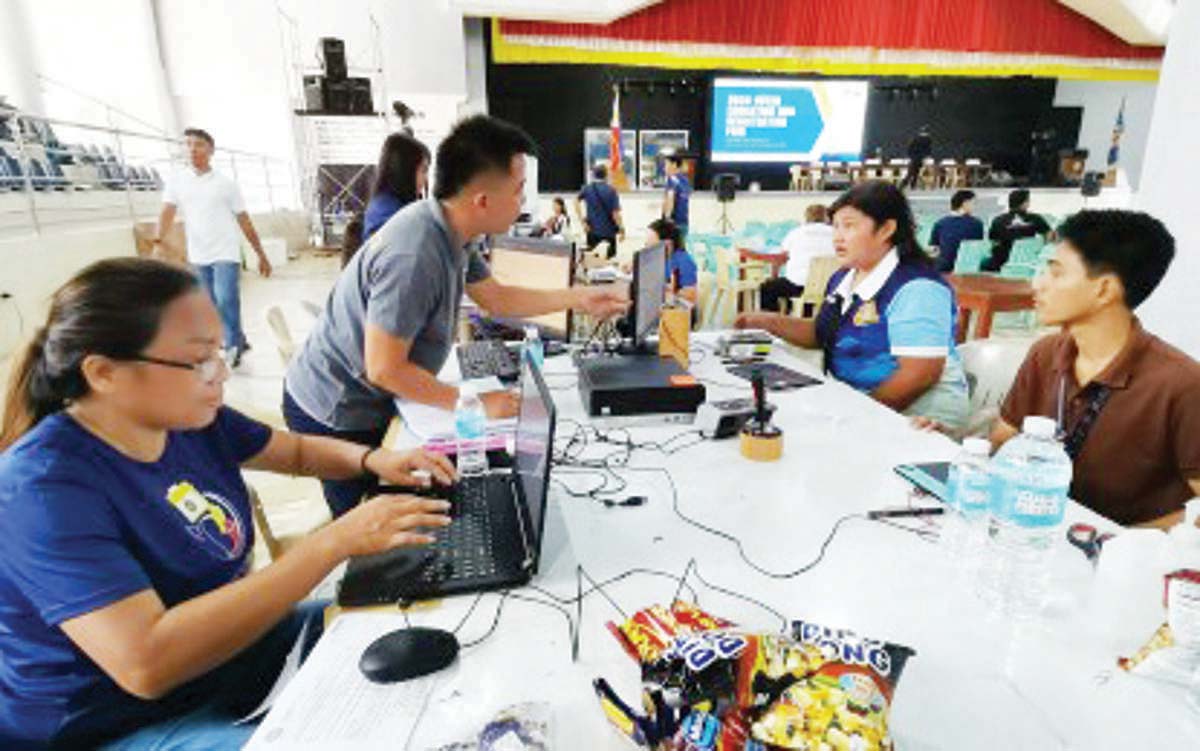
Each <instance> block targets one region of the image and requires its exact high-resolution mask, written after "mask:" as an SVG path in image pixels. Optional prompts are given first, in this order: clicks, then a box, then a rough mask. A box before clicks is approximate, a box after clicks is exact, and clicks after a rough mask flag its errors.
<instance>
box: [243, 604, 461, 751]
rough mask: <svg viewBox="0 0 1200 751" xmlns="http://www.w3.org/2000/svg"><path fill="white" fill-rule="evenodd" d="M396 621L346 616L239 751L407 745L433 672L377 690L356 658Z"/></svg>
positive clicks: (357, 750) (356, 750)
mask: <svg viewBox="0 0 1200 751" xmlns="http://www.w3.org/2000/svg"><path fill="white" fill-rule="evenodd" d="M404 625H405V624H404V619H403V617H402V616H400V615H394V616H393V615H384V614H381V613H357V614H355V613H348V614H344V615H342V616H340V617H338V619H337V620H335V621H334V622H333V624H332V625H331V626H330V627H329V629H328V630H326V632H325V634H324V635H323V636H322V637H321V640H320V641H319V642H317V645H316V647H314V648H313V650H312V653H310V654H309V656H308V659H307V660H306V661H305V663H304V670H302V671H300V673H299V674H298V675H297V676H296V677H295V679H293V680H292V681H291V682H290V683H289V684H288V685H287V687H286V688H284V690H283V692H282V694H281V695H280V696H279V697H278V698H277V699H276V701H275V705H274V706H273V707H272V708H271V711H270V712H269V713H268V714H267V717H266V719H264V720H263V721H262V724H261V725H259V727H258V730H257V731H256V732H255V733H254V736H253V737H252V738H251V739H250V742H249V743H248V744H246V747H245V748H246V751H306V750H308V749H314V750H315V749H321V751H343V750H344V751H351V749H353V751H370V750H371V749H380V750H381V751H382V750H383V749H387V750H388V751H396V749H404V748H407V747H408V744H409V742H410V740H411V739H412V734H413V731H414V730H415V729H416V727H417V724H418V722H419V721H420V718H421V716H422V715H423V714H424V712H425V708H426V706H427V704H428V702H429V697H430V695H431V694H432V693H433V689H434V688H435V687H436V685H437V681H438V677H437V674H434V675H428V676H425V677H423V678H417V679H414V680H411V681H402V682H400V683H391V684H387V685H379V684H375V683H371V682H370V681H368V680H367V679H366V678H364V677H363V675H362V673H361V672H359V669H358V660H359V657H360V656H361V655H362V652H363V650H364V649H366V648H367V646H368V645H370V644H371V642H373V641H374V640H375V639H377V638H378V637H380V636H382V635H383V634H385V633H387V632H388V631H392V630H394V629H397V628H403V627H404Z"/></svg>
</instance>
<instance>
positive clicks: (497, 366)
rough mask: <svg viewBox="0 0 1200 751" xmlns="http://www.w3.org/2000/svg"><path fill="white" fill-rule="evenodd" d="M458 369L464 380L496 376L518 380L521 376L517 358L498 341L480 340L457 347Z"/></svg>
mask: <svg viewBox="0 0 1200 751" xmlns="http://www.w3.org/2000/svg"><path fill="white" fill-rule="evenodd" d="M457 352H458V369H459V371H460V372H461V373H462V377H463V378H487V377H489V376H496V377H497V378H500V379H502V380H516V378H517V376H519V375H520V374H521V370H520V365H519V363H518V362H517V356H516V355H515V354H514V353H513V352H512V350H510V349H509V348H508V347H507V346H506V345H505V344H504V342H502V341H500V340H498V339H479V340H477V341H473V342H466V343H465V344H460V345H458V347H457Z"/></svg>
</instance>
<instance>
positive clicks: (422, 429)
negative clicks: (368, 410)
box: [396, 376, 517, 443]
mask: <svg viewBox="0 0 1200 751" xmlns="http://www.w3.org/2000/svg"><path fill="white" fill-rule="evenodd" d="M465 383H470V384H472V385H473V386H475V392H476V393H478V394H485V393H487V392H489V391H504V390H505V389H506V388H508V387H507V386H505V385H504V384H502V383H501V382H500V379H499V378H496V377H494V376H493V377H490V378H474V379H471V380H470V381H465ZM396 411H397V412H399V413H400V419H401V420H403V421H404V427H405V428H406V429H407V430H408V432H410V433H412V435H413V437H415V438H416V439H417V440H419V441H421V442H422V443H429V442H431V441H444V440H452V439H453V438H454V435H455V434H454V412H453V411H452V410H448V409H439V408H438V407H431V406H429V405H428V404H418V403H417V402H410V401H406V400H404V399H397V400H396ZM516 428H517V420H516V418H515V417H509V418H505V419H503V420H488V427H487V429H488V432H489V433H512V432H513V431H514V430H516Z"/></svg>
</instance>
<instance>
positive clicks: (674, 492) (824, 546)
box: [622, 467, 867, 579]
mask: <svg viewBox="0 0 1200 751" xmlns="http://www.w3.org/2000/svg"><path fill="white" fill-rule="evenodd" d="M622 469H625V470H627V471H630V472H658V473H661V474H662V475H664V476H665V477H666V478H667V482H668V483H669V484H670V486H671V507H672V508H673V509H674V510H675V515H676V516H678V517H679V518H680V519H682V520H683V521H684V522H686V523H687V524H690V525H692V526H693V527H695V528H697V529H699V530H701V531H703V532H707V533H708V534H710V535H713V536H714V537H719V538H721V539H722V540H727V541H729V542H731V543H733V544H734V546H735V547H736V548H737V552H738V555H739V556H740V557H741V559H742V560H743V561H744V562H745V563H746V565H747V566H749V567H750V568H752V569H754V570H755V571H757V572H758V573H760V574H762V575H763V576H766V577H768V578H771V579H792V578H794V577H797V576H799V575H801V574H803V573H807V572H808V571H811V570H812V569H814V568H816V567H817V566H818V565H819V564H820V563H821V561H823V560H824V559H825V553H826V551H827V550H828V549H829V545H830V543H831V542H833V538H834V537H835V536H836V535H837V533H838V530H839V529H841V526H842V525H843V524H845V523H846V522H848V521H850V520H851V519H866V518H867V517H866V515H865V514H846V515H845V516H843V517H841V518H840V519H838V520H837V521H836V522H834V524H833V528H832V529H830V530H829V535H828V536H827V537H826V538H825V541H824V542H822V543H821V548H820V550H819V551H818V553H817V557H816V558H815V559H813V560H812V561H810V562H809V563H806V564H805V565H803V566H801V567H799V568H797V569H794V570H792V571H783V572H779V571H771V570H769V569H766V568H763V567H762V566H760V565H758V564H757V563H755V562H754V561H753V560H751V559H750V556H748V555H746V549H745V546H744V545H742V541H741V540H740V539H739V538H738V537H736V536H735V535H732V534H730V533H728V532H725V531H724V530H720V529H717V528H715V527H710V526H708V525H707V524H704V523H702V522H698V521H696V520H695V519H692V518H691V517H689V516H688V515H687V514H685V513H683V510H682V509H681V508H680V507H679V489H678V488H677V487H676V486H675V478H673V477H672V476H671V473H670V472H669V471H668V470H666V469H664V468H662V467H623V468H622Z"/></svg>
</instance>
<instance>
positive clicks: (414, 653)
mask: <svg viewBox="0 0 1200 751" xmlns="http://www.w3.org/2000/svg"><path fill="white" fill-rule="evenodd" d="M457 656H458V639H457V638H455V636H454V634H452V633H450V632H449V631H442V630H441V629H436V628H401V629H397V630H395V631H392V632H390V633H387V634H384V635H383V636H381V637H379V638H378V639H376V640H375V641H373V642H371V645H370V646H369V647H367V648H366V649H365V650H363V653H362V657H360V658H359V660H358V669H359V670H361V671H362V674H363V675H364V676H366V678H367V680H369V681H371V682H373V683H396V682H397V681H407V680H409V679H412V678H420V677H421V676H423V675H428V674H430V673H435V672H437V671H439V670H441V669H442V668H444V667H446V666H447V665H449V664H450V663H452V662H454V658H455V657H457Z"/></svg>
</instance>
